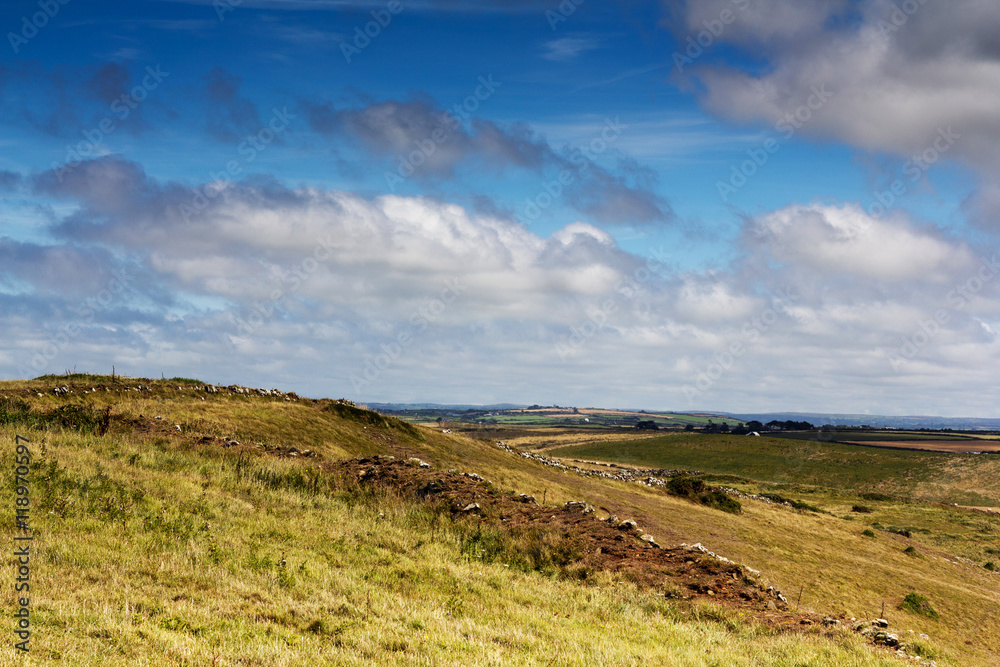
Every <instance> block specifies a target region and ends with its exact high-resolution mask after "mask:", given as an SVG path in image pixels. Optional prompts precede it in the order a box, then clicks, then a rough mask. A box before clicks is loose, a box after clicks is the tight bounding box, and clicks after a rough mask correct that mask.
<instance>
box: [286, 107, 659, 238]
mask: <svg viewBox="0 0 1000 667" xmlns="http://www.w3.org/2000/svg"><path fill="white" fill-rule="evenodd" d="M302 106H303V108H304V110H305V113H306V119H307V121H308V122H309V124H310V127H311V128H312V129H313V130H314V131H316V132H318V133H320V134H323V135H327V136H331V137H337V138H340V139H344V140H348V141H355V142H358V143H360V145H361V146H362V147H364V148H365V149H366V150H367V151H369V152H371V153H373V154H374V155H376V156H379V157H381V158H383V159H386V160H388V161H389V164H390V166H391V168H390V169H389V170H387V171H386V172H385V173H386V174H388V176H387V179H388V180H390V181H392V182H393V184H394V183H395V181H402V180H403V179H404V178H410V177H412V178H416V179H419V180H426V179H448V178H452V177H454V175H455V173H456V170H457V169H458V168H459V166H461V167H463V168H467V167H478V168H480V169H484V170H487V171H494V172H495V171H496V170H502V169H505V168H517V169H522V170H525V171H527V172H529V173H533V174H536V175H537V176H538V177H539V178H540V182H539V188H540V189H541V188H542V187H543V186H544V184H545V183H547V182H555V180H556V179H558V177H559V174H560V173H564V174H569V175H571V177H570V178H569V179H568V185H567V186H563V185H560V186H559V189H560V192H561V193H565V200H566V202H567V203H569V204H570V205H571V206H573V207H574V208H575V209H576V210H577V211H579V212H581V213H583V214H585V215H587V216H588V217H590V218H592V219H593V220H594V221H596V222H601V223H607V224H634V223H640V224H643V223H670V222H673V221H674V214H673V211H672V209H671V207H670V205H669V203H668V202H667V201H666V200H665V199H664V198H663V197H662V196H661V195H659V194H658V193H657V192H656V179H655V176H654V174H653V172H652V171H651V170H649V169H647V168H644V167H641V166H640V165H638V164H637V163H635V161H634V160H627V159H622V160H619V161H618V164H617V166H616V167H615V168H613V169H609V168H606V167H604V166H602V165H601V164H598V160H597V158H599V157H600V154H601V153H603V152H605V151H608V150H609V144H613V142H614V141H615V140H617V138H618V137H619V136H620V134H621V133H622V131H623V127H624V126H623V124H622V123H621V122H620V119H609V120H607V121H606V122H605V123H604V124H603V126H601V125H598V126H597V127H595V128H594V140H593V142H592V143H594V145H597V146H598V147H599V148H600V150H599V151H596V152H595V151H593V150H591V151H586V150H581V149H580V148H576V147H571V146H566V147H563V148H562V149H561V150H557V149H556V148H553V147H552V146H551V145H550V144H549V142H548V141H547V140H546V139H545V138H544V137H542V136H540V135H538V134H537V133H536V132H534V131H533V130H532V129H531V127H529V126H528V125H525V124H522V123H514V124H511V125H507V126H504V125H501V124H499V123H496V122H494V121H491V120H487V119H483V118H472V119H470V120H468V121H467V122H465V121H463V117H464V116H467V114H466V113H464V112H462V113H459V112H457V111H455V110H454V109H452V110H448V109H444V108H442V107H438V106H436V105H435V104H433V103H432V102H430V101H427V100H422V99H415V100H410V101H403V102H400V101H395V100H390V101H385V102H377V103H373V104H370V105H367V106H363V107H357V108H345V109H340V110H336V109H334V107H333V105H331V104H330V103H328V102H308V101H307V102H303V103H302ZM585 148H586V147H585ZM530 194H531V195H535V194H537V193H530Z"/></svg>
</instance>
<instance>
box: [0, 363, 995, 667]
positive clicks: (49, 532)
mask: <svg viewBox="0 0 1000 667" xmlns="http://www.w3.org/2000/svg"><path fill="white" fill-rule="evenodd" d="M62 385H67V386H68V388H69V390H70V391H69V392H67V393H65V394H59V395H57V394H55V393H53V389H54V388H55V387H56V386H62ZM92 388H95V389H98V391H96V392H90V391H89V390H90V389H92ZM85 391H86V393H84V392H85ZM39 394H40V395H39ZM0 397H2V398H0V439H2V440H3V441H4V442H6V443H8V444H7V445H5V447H4V448H3V450H2V451H3V454H2V462H0V486H2V488H3V489H4V490H5V494H6V497H7V501H6V502H7V506H8V507H9V508H11V509H10V510H9V514H10V515H13V506H14V499H15V497H16V487H17V484H16V483H15V475H14V471H15V449H14V436H15V434H20V435H22V436H25V437H27V438H28V439H29V440H30V443H29V444H28V445H27V447H28V449H29V450H30V453H31V457H32V462H31V472H30V474H29V476H28V478H29V483H28V485H27V487H28V489H29V497H30V499H31V518H30V526H31V528H32V530H33V534H34V541H33V542H32V561H31V568H32V569H31V610H32V623H33V627H32V630H33V635H32V639H31V653H30V655H29V656H28V657H26V658H25V657H22V656H15V652H14V648H13V640H7V641H5V642H4V644H3V645H2V646H0V660H2V662H3V663H4V664H15V660H17V661H18V664H26V665H31V664H50V663H51V664H66V665H95V664H101V665H141V664H148V665H159V664H182V665H212V664H215V665H301V664H331V665H334V664H336V665H341V664H344V665H354V664H357V665H362V664H406V665H410V664H428V665H430V664H434V665H468V664H477V665H488V664H497V665H500V664H504V665H506V664H524V665H531V664H558V665H578V664H579V665H584V664H588V665H590V664H607V665H617V664H621V665H626V664H637V663H639V662H643V663H648V664H662V665H759V664H768V665H806V664H808V665H859V666H860V665H890V664H898V661H897V660H896V659H895V658H894V657H892V656H891V655H890V654H888V653H887V652H885V651H884V650H882V651H880V650H876V649H873V648H871V647H870V646H867V645H865V643H864V642H863V640H862V639H861V638H860V637H859V636H858V635H856V634H854V633H851V632H849V631H846V630H844V631H833V632H821V631H819V630H818V629H811V630H808V631H802V632H793V633H789V632H779V631H777V630H775V629H772V628H769V626H767V625H762V624H760V623H758V622H756V621H755V620H754V616H753V615H752V614H749V613H748V612H746V611H741V610H740V609H736V608H732V607H727V606H724V605H717V604H712V603H709V602H705V601H704V599H699V600H694V601H685V600H684V599H683V596H677V595H674V594H673V593H672V592H671V591H669V590H664V589H657V588H655V587H649V586H643V585H638V584H636V583H634V582H633V581H631V580H630V579H629V578H628V577H623V576H619V575H615V574H612V573H607V572H592V573H589V574H588V575H587V576H586V577H584V580H583V581H580V577H579V576H575V575H572V574H568V571H567V570H566V569H564V568H559V567H549V566H545V567H541V566H539V567H527V568H525V567H517V566H516V563H515V566H514V567H511V566H510V565H511V564H512V563H513V560H511V562H506V563H505V562H501V560H493V559H488V558H485V557H483V556H482V553H481V552H480V551H477V550H470V549H469V544H470V542H469V535H470V532H469V531H470V524H469V522H468V521H467V520H459V519H454V518H453V517H452V516H451V515H450V514H448V513H443V512H442V511H441V508H440V507H437V506H435V505H433V504H429V503H426V502H418V501H415V500H414V499H413V498H412V497H411V496H410V495H407V494H405V493H403V492H401V491H397V490H393V489H379V488H377V487H374V488H368V487H365V488H359V487H358V485H357V484H354V483H347V482H345V481H344V479H343V478H341V477H338V476H337V475H334V474H332V473H331V472H329V466H330V464H331V462H333V461H336V460H340V459H345V458H349V457H360V456H371V455H375V454H391V455H394V456H396V457H397V458H407V457H410V456H417V457H420V458H422V459H424V460H426V461H428V462H430V463H431V464H432V465H433V469H434V470H441V471H444V470H447V469H451V468H457V469H459V470H461V471H468V472H475V473H478V474H480V475H482V476H484V477H486V478H488V479H490V480H492V482H493V487H494V488H495V489H496V493H501V494H502V493H503V492H507V491H512V492H517V493H521V492H525V493H529V494H532V495H534V496H536V497H537V498H538V500H539V501H540V502H545V503H548V504H562V503H563V502H565V501H568V500H585V501H587V502H589V503H591V504H593V505H594V506H596V507H603V508H607V509H608V510H610V511H611V512H613V513H615V514H617V515H619V516H621V517H622V518H626V517H628V518H633V519H635V520H636V521H638V522H639V524H640V526H643V527H644V528H645V529H646V530H647V531H649V532H651V533H652V534H653V535H654V536H655V537H656V540H657V541H658V542H659V543H661V544H664V545H670V544H675V543H679V542H681V541H687V542H695V541H700V542H703V543H705V544H706V545H707V546H709V547H710V548H712V549H713V550H715V551H716V552H718V553H721V554H724V555H726V556H729V557H731V558H734V559H738V560H740V561H742V562H745V563H747V564H748V565H750V566H752V567H755V568H757V569H759V570H762V571H763V572H764V575H765V576H766V577H767V578H768V579H770V580H771V581H773V582H774V583H775V585H777V586H778V587H779V588H781V589H783V590H785V591H786V593H788V594H789V595H790V596H792V595H795V594H797V593H798V590H799V585H800V584H804V585H806V586H807V588H805V592H804V594H803V595H802V597H801V603H800V604H797V605H795V606H796V607H798V608H800V609H801V610H802V611H803V612H805V611H817V612H819V613H821V614H825V613H843V614H846V615H848V616H857V617H859V618H864V617H865V616H866V615H868V616H874V615H875V614H876V613H878V612H879V611H880V607H881V605H882V604H883V603H885V604H886V611H885V614H886V616H888V617H889V618H890V620H891V622H892V623H893V628H895V629H898V630H900V631H901V632H902V633H906V630H913V631H914V632H916V633H920V632H925V633H927V634H928V635H930V640H929V641H926V642H923V641H920V640H917V641H916V645H917V646H918V647H920V650H921V651H922V652H924V653H926V654H936V655H937V657H938V662H939V664H955V665H975V664H995V660H994V658H993V653H992V650H993V647H994V646H995V645H996V641H997V638H1000V627H998V623H1000V622H998V620H997V619H996V618H995V617H994V616H995V615H994V614H992V613H990V612H989V610H991V609H995V608H997V605H998V603H1000V591H998V585H997V577H996V576H995V575H992V574H990V573H989V572H986V571H985V570H982V568H974V567H973V566H972V565H970V564H967V563H958V564H954V565H948V566H947V567H942V565H941V562H942V561H941V560H940V559H941V558H944V557H945V556H946V555H947V554H945V552H943V551H939V550H934V549H932V548H930V547H925V546H921V550H922V555H921V556H919V557H915V556H912V555H909V554H906V553H904V551H903V549H904V547H905V546H907V545H908V544H909V542H908V540H907V538H905V537H902V536H900V535H896V534H891V533H886V532H880V533H879V534H877V536H876V537H875V538H869V537H864V536H862V535H861V534H860V529H861V528H862V527H863V526H861V525H855V523H854V522H848V521H844V520H843V519H842V518H838V517H836V516H833V515H825V514H814V513H802V512H800V511H797V510H792V509H790V508H786V507H783V506H775V505H767V504H763V503H753V502H747V503H744V513H743V514H742V515H739V516H734V515H729V514H723V513H721V512H718V511H715V510H712V509H710V508H707V507H703V506H699V505H695V504H692V503H689V502H687V501H684V500H681V499H678V498H673V497H670V496H668V495H666V494H664V493H663V492H662V491H660V490H659V489H654V488H649V487H645V486H640V485H637V484H631V483H625V482H616V481H607V480H600V479H594V478H584V477H579V476H576V475H573V474H569V473H566V472H565V471H562V470H559V469H556V468H551V467H546V466H543V465H541V464H539V463H537V462H535V461H531V460H528V459H525V458H522V457H519V456H516V455H512V454H510V453H507V452H505V451H503V450H501V449H499V448H497V447H496V446H495V445H493V444H491V443H488V442H482V441H476V440H472V439H469V438H466V437H461V436H458V435H454V434H448V435H445V434H440V433H437V432H434V431H431V430H428V429H420V428H416V427H413V426H411V425H409V424H406V423H403V422H400V421H398V420H395V419H392V418H385V417H382V416H380V415H377V414H374V413H371V412H368V411H365V410H361V409H358V408H355V407H353V406H351V405H350V404H347V403H338V402H334V401H309V400H303V399H299V398H298V397H295V396H294V395H270V396H262V395H260V394H259V393H254V392H243V393H234V392H228V391H227V392H220V393H209V392H205V391H203V390H202V389H201V385H200V384H198V383H194V382H187V381H183V380H176V379H175V380H169V381H156V382H153V381H149V380H134V379H128V380H122V379H120V378H115V379H112V378H95V377H74V378H70V379H68V380H67V379H66V378H48V379H43V380H38V381H31V382H10V383H0ZM178 427H179V428H178ZM783 444H784V445H787V444H788V443H783ZM984 525H990V526H992V525H993V524H984ZM3 526H4V528H3V532H4V535H3V539H4V540H6V543H7V544H8V545H10V544H13V543H14V537H15V536H17V535H23V531H19V530H17V529H16V528H15V526H14V524H13V522H12V520H8V521H5V522H4V524H3ZM557 537H558V536H551V535H547V534H541V536H540V537H539V539H541V540H542V541H543V542H545V541H546V540H549V541H551V540H555V539H556V538H557ZM998 546H1000V545H998ZM5 554H6V555H5V558H4V565H5V567H4V572H6V573H8V574H7V575H5V576H7V577H9V578H10V579H11V580H12V579H13V576H14V575H13V572H14V566H15V559H14V557H13V556H12V555H11V550H10V549H7V550H5ZM949 560H953V558H949ZM8 590H9V589H8ZM792 591H794V592H792ZM911 591H917V592H919V593H921V594H924V595H926V596H927V597H928V599H929V600H930V601H931V603H932V605H933V606H934V608H935V609H936V610H937V611H938V612H939V614H940V618H939V619H937V620H934V619H930V618H928V617H926V616H922V615H920V614H917V613H914V612H911V611H903V610H898V609H897V608H896V607H897V606H898V604H899V602H901V601H902V599H903V597H904V596H905V595H906V594H907V593H909V592H911ZM793 602H795V600H794V599H793ZM13 610H14V604H13V599H12V596H11V595H7V596H5V597H4V611H5V613H6V614H7V617H8V618H11V616H10V614H12V613H13ZM6 636H8V637H9V635H6ZM906 636H907V637H909V636H910V635H906ZM967 642H969V643H967Z"/></svg>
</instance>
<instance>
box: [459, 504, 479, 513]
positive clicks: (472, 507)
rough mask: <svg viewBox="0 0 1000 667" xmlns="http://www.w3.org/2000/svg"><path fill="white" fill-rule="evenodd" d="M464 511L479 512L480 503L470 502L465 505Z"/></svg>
mask: <svg viewBox="0 0 1000 667" xmlns="http://www.w3.org/2000/svg"><path fill="white" fill-rule="evenodd" d="M462 511H463V512H478V511H479V503H469V504H468V505H466V506H465V507H463V508H462Z"/></svg>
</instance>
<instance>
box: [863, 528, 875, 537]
mask: <svg viewBox="0 0 1000 667" xmlns="http://www.w3.org/2000/svg"><path fill="white" fill-rule="evenodd" d="M861 534H862V535H864V536H865V537H875V531H874V530H872V529H871V528H865V529H864V530H863V531H861Z"/></svg>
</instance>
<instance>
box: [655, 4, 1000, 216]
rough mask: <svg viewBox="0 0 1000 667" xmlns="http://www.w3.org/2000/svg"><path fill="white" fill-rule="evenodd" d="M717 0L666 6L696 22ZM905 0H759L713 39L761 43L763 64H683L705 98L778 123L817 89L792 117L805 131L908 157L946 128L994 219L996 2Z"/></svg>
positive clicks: (999, 26) (732, 114) (716, 7)
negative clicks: (810, 106)
mask: <svg viewBox="0 0 1000 667" xmlns="http://www.w3.org/2000/svg"><path fill="white" fill-rule="evenodd" d="M724 4H727V3H724V2H723V0H718V1H717V2H706V3H700V2H699V3H688V4H686V5H683V6H681V7H680V8H678V6H677V5H676V4H673V3H672V5H671V6H672V7H673V8H674V10H675V11H678V12H679V13H680V14H681V15H682V17H683V18H684V19H685V20H686V26H687V28H688V29H689V30H694V29H695V28H698V26H700V25H702V23H703V22H704V21H705V20H710V19H711V18H712V17H713V16H715V15H716V14H717V12H718V11H721V8H722V5H724ZM903 4H905V3H894V2H891V1H890V0H864V1H863V2H860V3H846V2H838V1H835V0H830V1H829V2H818V3H793V2H791V1H790V0H767V1H765V2H754V3H751V4H749V5H748V6H747V8H746V9H745V10H743V11H735V13H736V19H735V21H734V22H733V23H732V25H729V26H727V27H726V29H725V31H724V32H722V34H721V35H720V36H719V37H718V41H720V42H729V43H732V44H735V45H737V46H740V47H743V48H748V49H749V48H752V49H753V50H754V53H756V54H757V55H758V56H759V55H760V54H765V58H766V61H767V67H757V66H756V65H755V66H754V67H753V69H750V68H740V67H739V66H734V65H718V64H710V63H711V60H712V59H711V58H710V57H709V58H706V59H705V60H704V61H702V62H696V63H694V64H693V65H692V66H691V67H690V68H687V69H685V72H686V73H689V74H691V75H692V76H694V77H696V78H697V79H698V80H699V81H700V83H701V84H702V85H703V87H704V88H703V90H704V92H703V97H702V101H703V103H704V105H705V106H706V108H708V109H709V110H711V111H712V112H713V113H716V114H718V115H719V116H722V117H725V118H729V119H733V120H737V121H741V122H763V123H765V124H767V125H774V124H776V123H778V122H779V121H780V120H781V119H782V118H787V117H789V114H795V112H796V111H797V110H801V109H802V108H803V105H805V104H807V103H808V102H809V100H810V96H811V95H813V93H814V92H815V90H816V89H817V88H822V89H825V90H828V91H829V93H830V97H829V100H828V101H827V102H825V103H824V104H823V105H822V108H821V109H820V110H818V111H817V112H815V113H810V114H809V120H808V122H806V123H803V124H801V125H799V124H797V125H796V126H797V128H798V129H799V130H800V131H801V132H802V133H803V134H804V135H806V136H813V137H819V138H824V139H834V140H839V141H845V142H847V143H849V144H850V145H853V146H855V147H858V148H860V149H863V150H866V151H871V152H880V153H887V154H890V155H895V156H899V157H900V158H901V159H908V158H910V159H912V158H914V157H916V158H919V157H920V156H921V155H923V154H927V153H930V152H932V148H934V147H935V146H936V145H937V146H938V148H940V146H941V142H940V139H939V137H940V136H941V135H942V133H946V134H947V135H948V136H950V137H953V141H952V142H951V143H949V144H948V145H947V149H946V150H947V155H946V156H945V159H948V160H960V161H964V162H965V163H966V164H969V165H971V166H973V167H974V168H975V169H976V170H977V172H978V173H979V175H980V178H981V182H982V184H983V188H984V192H983V193H982V195H981V197H980V201H979V202H978V203H976V204H974V205H975V207H976V212H977V213H978V214H979V217H980V219H981V218H982V217H984V216H983V215H982V214H983V213H986V214H987V216H986V217H990V218H992V221H993V223H994V224H993V228H994V229H995V221H996V218H995V207H994V206H993V205H992V203H991V202H992V199H993V197H992V195H991V194H990V192H989V184H990V183H993V182H996V179H997V177H998V176H1000V158H998V155H1000V151H998V150H997V147H998V146H1000V115H998V114H997V113H996V111H995V110H996V109H997V108H998V107H1000V39H998V37H997V35H998V34H1000V5H998V4H997V3H995V2H991V1H989V0H974V1H972V2H962V3H957V2H950V1H949V2H928V3H923V2H921V3H910V4H906V7H905V10H904V8H903V6H902V5H903ZM779 15H780V19H779ZM772 19H773V20H772ZM703 27H704V26H702V28H703ZM702 28H699V29H702Z"/></svg>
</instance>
